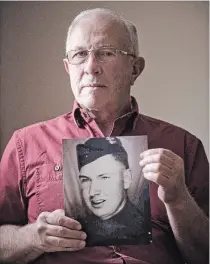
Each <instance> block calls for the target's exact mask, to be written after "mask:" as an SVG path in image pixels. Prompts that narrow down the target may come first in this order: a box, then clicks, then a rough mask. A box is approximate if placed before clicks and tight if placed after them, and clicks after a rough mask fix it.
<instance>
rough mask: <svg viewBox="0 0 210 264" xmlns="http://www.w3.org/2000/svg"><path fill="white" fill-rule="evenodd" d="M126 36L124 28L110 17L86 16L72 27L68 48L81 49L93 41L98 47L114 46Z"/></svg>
mask: <svg viewBox="0 0 210 264" xmlns="http://www.w3.org/2000/svg"><path fill="white" fill-rule="evenodd" d="M126 34H127V32H126V30H125V27H124V26H123V25H122V24H120V23H119V22H118V21H116V20H113V18H111V17H107V16H88V17H84V18H82V19H81V20H80V21H79V22H78V23H77V24H76V25H75V26H74V27H73V29H72V31H71V34H70V47H69V48H70V49H74V48H75V47H80V46H81V47H83V46H85V45H87V44H88V43H90V42H91V41H93V40H94V42H96V43H97V42H98V46H106V45H109V44H113V45H116V44H117V43H118V42H120V39H121V38H122V36H124V35H126Z"/></svg>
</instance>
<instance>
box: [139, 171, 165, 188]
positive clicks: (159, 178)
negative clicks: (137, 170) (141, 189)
mask: <svg viewBox="0 0 210 264" xmlns="http://www.w3.org/2000/svg"><path fill="white" fill-rule="evenodd" d="M144 177H145V179H147V180H149V181H152V182H154V183H157V184H158V185H160V186H162V187H167V186H168V180H169V178H168V177H166V175H164V174H159V173H154V172H147V173H144Z"/></svg>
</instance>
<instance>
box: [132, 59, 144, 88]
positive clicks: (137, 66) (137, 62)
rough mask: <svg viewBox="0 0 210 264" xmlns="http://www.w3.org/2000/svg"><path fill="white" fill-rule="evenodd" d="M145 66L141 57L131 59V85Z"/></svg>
mask: <svg viewBox="0 0 210 264" xmlns="http://www.w3.org/2000/svg"><path fill="white" fill-rule="evenodd" d="M144 67H145V60H144V58H143V57H136V58H134V60H133V71H132V76H131V85H134V83H135V81H136V79H137V77H138V76H139V75H140V74H141V73H142V71H143V70H144Z"/></svg>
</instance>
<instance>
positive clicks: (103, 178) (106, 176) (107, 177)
mask: <svg viewBox="0 0 210 264" xmlns="http://www.w3.org/2000/svg"><path fill="white" fill-rule="evenodd" d="M109 178H110V177H109V176H108V175H103V176H102V177H101V179H102V180H107V179H109Z"/></svg>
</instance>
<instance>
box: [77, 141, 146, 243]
mask: <svg viewBox="0 0 210 264" xmlns="http://www.w3.org/2000/svg"><path fill="white" fill-rule="evenodd" d="M76 148H77V153H78V167H79V172H80V174H79V180H80V185H81V191H82V196H83V200H84V204H85V205H86V208H87V213H86V215H85V217H79V219H78V218H77V220H79V222H80V223H81V224H82V227H83V230H84V231H85V232H86V234H87V241H86V242H87V245H89V246H92V245H112V244H114V245H116V244H123V243H124V244H126V243H127V244H128V243H129V244H138V243H147V244H148V243H149V242H150V239H151V238H150V236H149V235H148V232H150V234H151V230H150V229H149V227H150V223H149V219H148V217H149V214H148V213H147V214H145V216H146V219H144V218H143V212H142V209H141V207H144V202H146V201H148V197H144V196H143V197H141V202H142V203H143V204H142V205H141V207H140V206H139V207H136V206H134V205H133V204H132V202H131V201H130V200H129V198H128V195H127V190H128V188H129V186H130V183H131V180H132V178H131V170H130V169H129V164H128V154H127V152H126V150H125V149H124V147H123V146H122V144H121V141H120V139H118V138H98V139H97V140H96V139H94V138H91V139H88V140H87V141H86V142H85V144H78V145H77V147H76ZM139 199H140V197H139ZM146 212H147V210H146ZM144 221H148V225H145V224H144ZM146 227H148V230H147V229H146ZM150 228H151V227H150Z"/></svg>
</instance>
